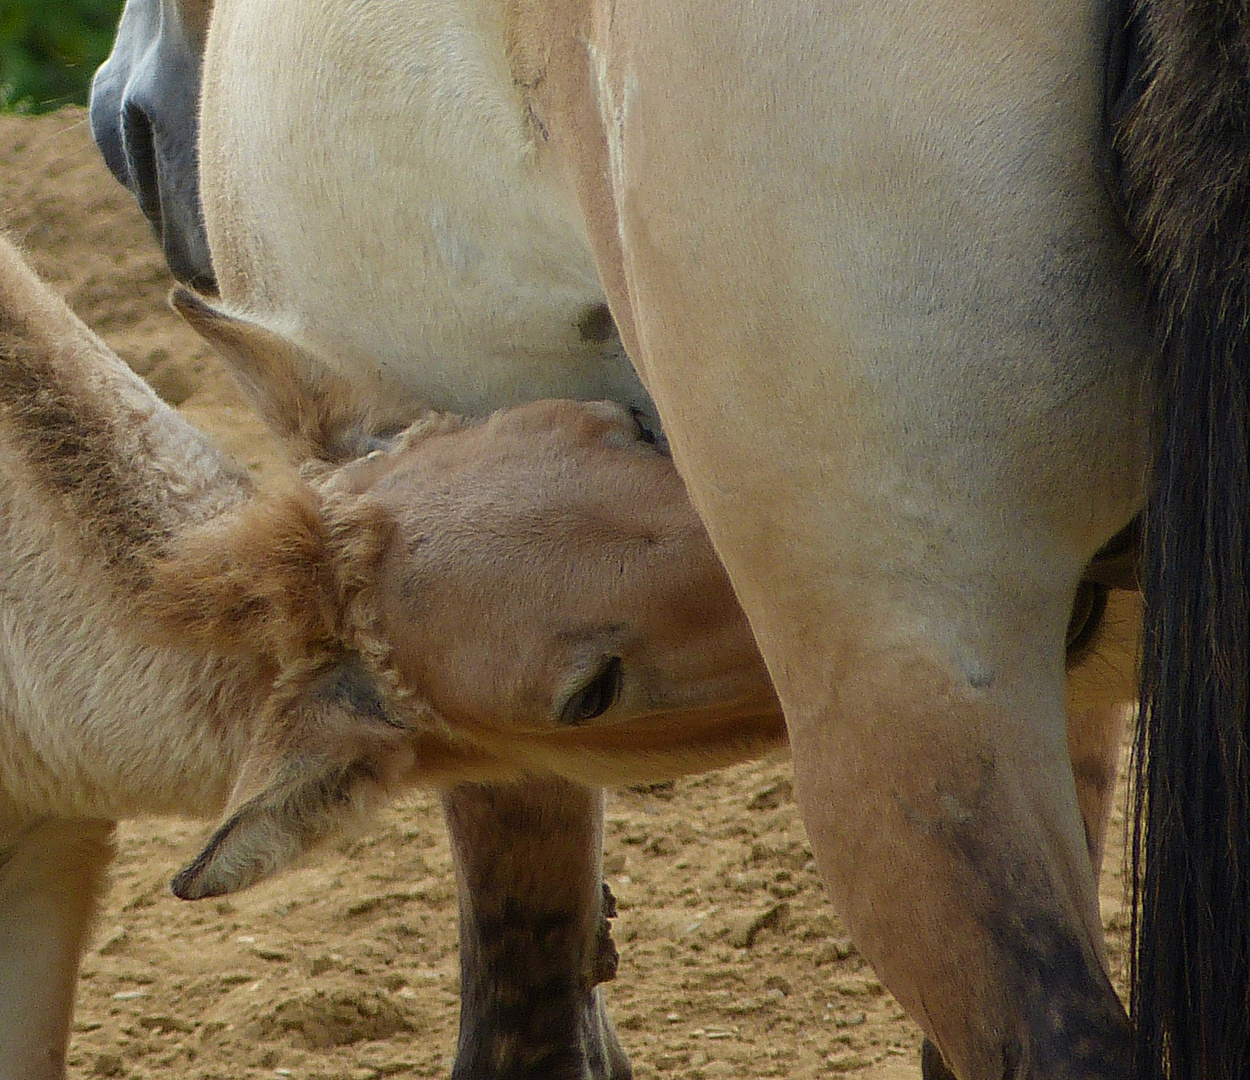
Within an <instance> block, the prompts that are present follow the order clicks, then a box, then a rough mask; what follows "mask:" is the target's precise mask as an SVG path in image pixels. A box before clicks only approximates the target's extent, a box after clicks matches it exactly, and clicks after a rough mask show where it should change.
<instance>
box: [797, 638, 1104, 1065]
mask: <svg viewBox="0 0 1250 1080" xmlns="http://www.w3.org/2000/svg"><path fill="white" fill-rule="evenodd" d="M850 670H851V671H852V673H851V674H849V675H848V677H847V678H846V679H845V680H843V681H842V682H841V684H840V685H839V686H838V691H837V695H836V702H835V703H834V705H833V707H832V708H831V709H828V710H827V711H825V712H823V713H821V712H819V711H817V710H815V709H813V710H812V711H811V712H808V711H807V710H805V709H803V708H802V707H799V708H797V709H796V708H793V707H792V708H791V709H790V711H789V713H788V718H789V721H790V723H791V736H792V742H793V746H794V758H795V772H796V782H797V794H798V797H799V802H800V806H801V808H802V810H803V813H804V819H805V821H806V824H807V827H808V832H809V835H810V836H811V840H812V845H813V849H814V851H815V853H816V857H817V860H818V862H819V864H820V866H821V870H822V873H823V874H824V875H825V877H826V880H827V881H828V882H829V883H830V885H831V888H832V889H833V892H834V893H835V896H836V898H837V901H838V903H839V905H840V907H841V908H842V910H843V912H844V914H845V916H846V917H847V919H848V922H849V923H850V927H851V931H852V933H853V934H854V935H855V937H856V941H857V944H858V945H859V947H860V948H861V950H862V951H863V952H864V954H865V955H866V956H868V958H869V959H870V960H871V961H872V962H873V964H874V966H875V967H876V968H877V970H878V972H879V973H880V975H881V976H882V978H883V980H884V981H885V982H886V983H887V985H889V986H890V988H891V989H892V990H893V991H894V993H895V994H896V996H898V997H899V999H900V1001H901V1002H902V1004H903V1005H904V1006H905V1007H906V1008H908V1009H909V1011H911V1013H912V1014H913V1015H914V1016H916V1017H917V1018H919V1019H920V1020H921V1022H922V1024H923V1025H924V1027H925V1028H926V1031H927V1032H928V1033H929V1034H930V1035H931V1036H932V1037H933V1038H934V1040H935V1043H936V1044H937V1045H938V1046H940V1047H941V1050H942V1054H943V1055H944V1056H945V1057H946V1058H947V1060H949V1061H950V1062H951V1065H952V1066H953V1073H954V1074H955V1075H958V1076H959V1077H961V1078H962V1080H1003V1078H1010V1080H1025V1078H1029V1080H1035V1078H1042V1077H1045V1078H1047V1080H1078V1078H1079V1080H1094V1078H1098V1080H1111V1078H1121V1077H1124V1076H1126V1075H1127V1070H1128V1056H1127V1055H1128V1049H1129V1029H1128V1022H1127V1018H1126V1016H1125V1014H1124V1011H1123V1009H1122V1007H1121V1006H1120V1004H1119V1002H1118V1000H1117V998H1116V996H1115V993H1114V991H1113V990H1112V988H1111V985H1110V982H1109V981H1108V979H1107V976H1106V973H1105V971H1104V967H1103V960H1102V952H1101V924H1100V921H1099V918H1098V912H1097V903H1096V890H1095V888H1094V883H1093V880H1092V874H1091V872H1090V862H1089V849H1088V847H1087V845H1086V843H1085V836H1084V830H1082V828H1081V823H1080V819H1079V815H1078V814H1077V811H1076V799H1075V790H1074V784H1073V781H1072V776H1071V770H1070V768H1069V767H1068V766H1067V763H1066V760H1065V755H1064V752H1063V750H1064V746H1063V742H1062V736H1063V732H1062V726H1061V709H1060V706H1059V702H1058V701H1057V700H1056V701H1054V702H1051V703H1049V706H1048V705H1047V703H1046V702H1045V701H1037V702H1034V703H1033V706H1034V707H1033V708H1032V710H1023V711H1024V712H1025V713H1026V714H1027V712H1029V711H1031V712H1033V713H1035V714H1036V713H1042V714H1044V713H1047V712H1053V713H1054V714H1055V715H1054V717H1053V718H1052V719H1053V723H1047V722H1046V717H1045V716H1044V715H1043V716H1034V717H1033V718H1032V722H1025V721H1022V720H1021V719H1020V718H1019V717H1017V716H1015V715H1013V714H1014V713H1016V712H1017V711H1020V710H1014V709H1010V708H1005V707H1004V705H1005V704H1006V703H1005V702H1002V701H996V700H995V698H996V697H997V695H995V694H994V693H992V692H991V693H986V692H984V691H983V690H979V689H977V688H976V687H972V686H968V685H964V686H962V687H961V686H960V685H959V684H958V682H957V681H956V680H954V679H952V677H951V673H949V672H945V671H943V670H941V667H940V666H939V665H937V664H935V663H932V662H930V661H928V660H926V659H924V658H922V657H920V656H919V655H910V656H899V655H892V656H890V657H884V656H881V657H873V658H869V657H864V658H863V663H857V664H855V665H854V666H853V668H852V669H850ZM1057 696H1058V695H1057V694H1056V695H1055V697H1056V698H1057ZM1052 728H1053V729H1057V730H1051V729H1052ZM928 1057H929V1062H928V1066H929V1069H930V1070H931V1069H936V1068H938V1064H939V1061H940V1058H939V1057H938V1055H937V1054H935V1053H932V1052H930V1054H929V1055H928ZM926 1075H927V1076H931V1077H935V1078H936V1077H940V1076H943V1075H949V1074H945V1073H943V1072H934V1071H926Z"/></svg>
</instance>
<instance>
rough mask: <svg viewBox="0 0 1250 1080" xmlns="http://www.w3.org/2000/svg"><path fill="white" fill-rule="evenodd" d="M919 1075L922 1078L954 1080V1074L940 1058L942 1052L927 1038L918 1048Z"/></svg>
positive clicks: (925, 1079)
mask: <svg viewBox="0 0 1250 1080" xmlns="http://www.w3.org/2000/svg"><path fill="white" fill-rule="evenodd" d="M920 1075H921V1076H922V1077H923V1078H924V1080H956V1078H955V1074H954V1073H953V1072H951V1071H950V1069H948V1068H947V1067H946V1062H945V1061H943V1060H942V1052H941V1051H940V1050H939V1049H938V1048H937V1047H936V1046H934V1045H933V1043H931V1042H930V1041H929V1040H928V1039H925V1041H924V1046H922V1047H921V1048H920Z"/></svg>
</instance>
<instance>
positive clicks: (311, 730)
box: [172, 657, 416, 900]
mask: <svg viewBox="0 0 1250 1080" xmlns="http://www.w3.org/2000/svg"><path fill="white" fill-rule="evenodd" d="M299 681H300V682H301V683H302V685H301V686H299V687H298V688H295V687H288V688H287V692H285V693H283V694H281V697H280V700H276V701H275V703H274V708H273V709H272V710H271V711H270V712H268V713H267V714H266V715H265V717H263V718H262V719H263V721H264V722H263V723H262V725H261V727H260V730H259V732H258V734H257V737H256V738H255V739H254V740H253V744H252V747H251V749H250V751H249V753H248V755H247V758H246V760H245V761H244V763H243V767H242V771H241V773H240V777H239V780H238V782H237V784H236V785H235V790H234V793H233V795H232V796H231V798H230V802H229V805H228V806H227V809H226V814H225V819H224V821H223V822H222V824H221V825H220V826H218V828H217V830H216V831H215V832H214V833H213V835H212V837H211V838H210V839H209V841H208V843H207V844H206V845H205V847H204V849H203V850H202V851H201V852H200V853H199V855H197V856H196V857H195V859H194V860H193V861H192V862H191V863H190V864H189V865H188V866H186V867H185V868H184V869H182V870H181V871H180V872H179V873H178V875H177V876H176V877H175V878H174V879H173V882H172V888H173V892H174V895H175V896H178V897H181V898H182V899H183V900H200V899H203V898H205V897H209V896H220V895H222V894H224V893H231V892H237V891H238V890H240V889H244V888H247V887H248V886H249V885H253V884H255V883H256V882H258V881H261V880H263V879H265V878H267V877H269V876H271V875H272V874H274V873H276V872H277V871H279V870H281V869H283V868H284V867H286V866H288V865H290V864H291V863H292V862H294V861H295V860H296V859H298V858H299V857H300V856H302V855H303V854H304V853H305V852H307V851H309V850H310V849H311V848H314V847H316V846H317V845H319V844H321V843H324V842H325V841H327V840H330V839H333V838H334V837H335V836H337V835H340V834H341V833H343V832H344V831H346V830H347V829H348V828H350V826H351V824H352V823H353V821H360V820H362V819H363V818H364V817H365V816H366V815H367V813H368V811H370V810H372V809H373V808H375V807H376V805H377V804H378V803H379V802H380V801H381V800H382V799H383V798H384V797H385V795H386V794H387V792H388V791H390V790H393V789H395V788H396V787H398V786H400V785H401V784H408V783H411V781H412V779H413V778H414V776H415V773H416V754H415V746H416V740H415V737H414V734H413V733H412V732H409V731H405V730H404V729H403V728H401V727H400V726H399V725H398V724H397V723H396V721H395V720H394V719H393V718H392V717H391V716H390V715H389V714H388V712H387V707H386V703H385V698H384V695H383V694H382V693H381V691H380V689H379V687H378V685H377V683H376V681H375V680H374V678H373V676H372V675H370V673H369V672H368V671H367V670H366V669H365V667H364V665H363V664H361V662H360V661H359V659H358V658H353V657H348V658H345V659H342V660H340V661H339V662H337V663H336V664H334V665H332V666H331V667H329V668H328V669H326V670H323V671H321V672H318V673H316V674H310V676H309V677H308V678H306V679H301V680H299Z"/></svg>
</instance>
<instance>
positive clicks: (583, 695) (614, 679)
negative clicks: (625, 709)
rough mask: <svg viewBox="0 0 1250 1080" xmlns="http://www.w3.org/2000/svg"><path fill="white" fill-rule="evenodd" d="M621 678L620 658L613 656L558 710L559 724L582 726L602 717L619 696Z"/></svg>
mask: <svg viewBox="0 0 1250 1080" xmlns="http://www.w3.org/2000/svg"><path fill="white" fill-rule="evenodd" d="M621 676H622V671H621V658H620V657H619V656H613V657H612V658H611V659H609V660H608V661H607V662H606V663H605V664H604V665H603V667H601V668H600V669H599V673H598V674H597V675H596V676H595V677H594V678H593V679H591V680H590V682H588V683H587V684H586V685H585V686H583V687H582V688H581V689H580V690H578V691H577V692H576V693H575V694H574V695H573V696H572V697H571V698H569V700H568V701H566V702H565V703H564V708H563V709H561V710H560V723H562V724H584V723H585V722H586V721H587V720H593V719H594V718H595V717H596V716H602V715H603V714H604V713H605V712H607V711H608V710H609V709H610V708H612V706H613V705H615V704H616V699H617V698H618V697H619V696H620V693H621V681H622V678H621Z"/></svg>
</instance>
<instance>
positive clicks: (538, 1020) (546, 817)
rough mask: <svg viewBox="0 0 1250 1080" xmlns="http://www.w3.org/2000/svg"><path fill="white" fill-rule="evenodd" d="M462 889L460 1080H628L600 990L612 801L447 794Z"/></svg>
mask: <svg viewBox="0 0 1250 1080" xmlns="http://www.w3.org/2000/svg"><path fill="white" fill-rule="evenodd" d="M444 809H445V812H446V817H447V824H448V828H449V830H450V832H451V839H452V849H453V853H454V857H455V860H456V878H457V884H458V886H459V890H460V970H461V987H462V989H461V1011H460V1039H459V1045H458V1047H457V1053H456V1063H455V1067H454V1068H453V1070H452V1075H453V1077H455V1078H456V1080H486V1078H490V1080H540V1078H541V1080H626V1078H628V1077H629V1076H630V1075H631V1069H630V1066H629V1060H628V1058H627V1057H626V1056H625V1052H624V1051H623V1050H622V1049H621V1046H620V1044H619V1042H618V1041H617V1038H616V1033H615V1031H614V1030H613V1028H612V1024H611V1021H610V1020H609V1019H608V1015H607V1010H606V1007H605V1005H604V1002H603V997H602V994H601V993H600V991H599V990H598V984H599V983H601V982H604V981H606V980H608V979H611V978H612V977H613V976H614V975H615V972H616V950H615V947H614V946H613V944H612V939H611V935H610V933H609V929H608V922H607V919H608V917H609V916H610V915H611V914H613V912H612V911H611V910H610V903H609V902H608V901H607V900H606V899H605V892H604V888H603V885H602V847H603V797H602V793H601V792H599V791H592V790H590V789H587V788H583V787H580V786H578V785H575V784H570V783H568V782H566V781H562V780H555V779H551V780H531V781H526V782H524V783H521V784H517V785H514V786H507V787H486V786H480V785H472V784H463V785H461V786H459V787H456V788H453V789H452V790H451V791H449V792H448V793H447V794H446V795H445V797H444Z"/></svg>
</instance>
